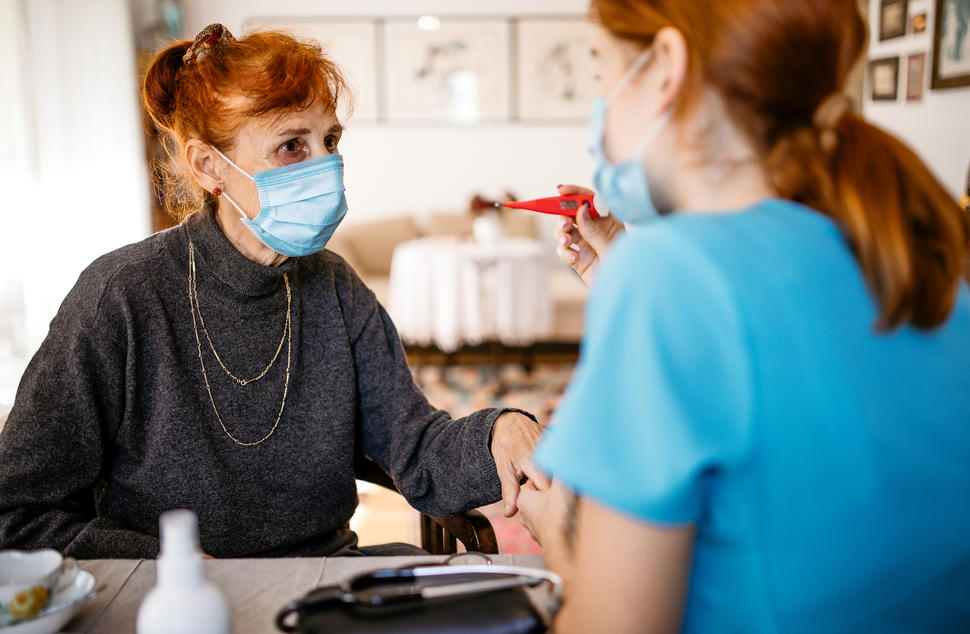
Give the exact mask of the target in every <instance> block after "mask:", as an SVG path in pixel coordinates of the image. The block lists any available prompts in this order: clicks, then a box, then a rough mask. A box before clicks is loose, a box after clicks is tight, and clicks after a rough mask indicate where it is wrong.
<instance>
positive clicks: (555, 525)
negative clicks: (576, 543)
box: [519, 480, 577, 574]
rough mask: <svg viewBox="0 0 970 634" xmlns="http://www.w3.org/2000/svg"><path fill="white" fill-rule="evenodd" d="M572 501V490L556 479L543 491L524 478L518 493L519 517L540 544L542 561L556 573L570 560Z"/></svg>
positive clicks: (566, 568)
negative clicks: (523, 483) (520, 490)
mask: <svg viewBox="0 0 970 634" xmlns="http://www.w3.org/2000/svg"><path fill="white" fill-rule="evenodd" d="M576 503H577V498H576V494H575V493H573V491H571V490H570V489H567V488H566V487H565V486H563V484H562V483H561V482H559V481H558V480H554V481H553V483H552V486H551V487H549V488H548V489H545V490H544V491H540V490H538V489H537V488H536V487H534V486H532V483H531V482H527V483H526V484H525V486H523V487H522V493H521V494H519V520H520V521H521V522H522V525H523V526H525V527H526V529H527V530H528V531H529V534H530V535H532V538H533V539H534V540H536V541H537V542H539V544H541V545H542V555H543V557H545V559H546V563H547V564H548V565H549V566H550V568H552V569H555V570H557V571H559V572H560V574H562V572H563V571H565V570H568V569H569V565H570V562H571V560H572V556H571V553H572V539H573V535H572V532H573V527H572V524H574V523H575V514H576Z"/></svg>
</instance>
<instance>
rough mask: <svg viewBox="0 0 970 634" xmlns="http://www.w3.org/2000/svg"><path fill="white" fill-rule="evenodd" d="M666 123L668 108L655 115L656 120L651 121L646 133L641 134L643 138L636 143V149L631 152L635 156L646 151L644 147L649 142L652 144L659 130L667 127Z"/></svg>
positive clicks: (668, 118) (668, 116) (668, 117)
mask: <svg viewBox="0 0 970 634" xmlns="http://www.w3.org/2000/svg"><path fill="white" fill-rule="evenodd" d="M668 123H670V110H669V109H667V110H665V111H664V112H663V114H661V115H660V116H659V117H657V120H656V121H654V122H653V125H651V126H650V129H649V130H647V132H646V134H644V135H643V139H642V140H641V141H640V143H639V144H638V145H637V149H636V151H635V152H634V153H633V156H635V157H640V156H643V153H644V151H646V149H647V148H648V147H649V146H650V144H652V143H653V142H654V141H655V140H656V138H657V135H658V134H660V131H661V130H663V129H664V128H665V127H667V124H668Z"/></svg>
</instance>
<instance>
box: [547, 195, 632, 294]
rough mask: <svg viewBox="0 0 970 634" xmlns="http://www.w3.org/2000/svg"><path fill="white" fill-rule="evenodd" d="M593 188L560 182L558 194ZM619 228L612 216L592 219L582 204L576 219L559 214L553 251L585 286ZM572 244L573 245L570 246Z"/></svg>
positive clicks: (591, 278) (620, 228) (621, 225)
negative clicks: (575, 273)
mask: <svg viewBox="0 0 970 634" xmlns="http://www.w3.org/2000/svg"><path fill="white" fill-rule="evenodd" d="M592 193H593V190H591V189H587V188H585V187H579V186H578V185H560V186H559V195H560V196H568V195H570V194H592ZM621 231H623V223H622V222H620V221H619V220H617V219H616V218H614V217H613V216H605V217H600V218H595V219H594V218H593V217H592V216H591V215H590V213H589V207H587V206H586V205H583V206H582V207H580V208H579V211H578V213H577V214H576V222H575V223H573V220H572V219H571V218H567V217H565V216H563V217H562V218H561V219H560V221H559V225H558V226H557V227H556V245H557V246H556V254H557V255H558V256H559V258H560V259H562V260H563V261H564V262H566V263H567V264H569V265H570V266H572V267H573V269H575V271H576V272H577V273H579V276H580V277H581V278H583V281H584V282H586V285H587V286H588V285H589V284H590V283H592V281H593V276H594V275H595V271H596V265H597V264H598V263H599V261H600V260H601V259H602V258H603V257H604V256H605V255H606V252H607V251H608V250H609V248H610V243H611V242H613V239H614V238H616V236H617V235H618V234H619V233H620V232H621ZM574 247H575V248H574Z"/></svg>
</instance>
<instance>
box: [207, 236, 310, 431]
mask: <svg viewBox="0 0 970 634" xmlns="http://www.w3.org/2000/svg"><path fill="white" fill-rule="evenodd" d="M283 284H284V285H285V286H286V321H285V322H284V323H283V337H282V339H280V345H279V346H278V347H277V348H276V354H275V355H273V359H272V360H271V361H270V362H269V365H267V366H266V369H265V370H263V371H262V373H261V374H260V375H259V376H257V377H255V378H252V379H239V378H237V377H236V376H235V375H234V374H233V373H232V372H230V371H229V368H227V367H226V366H225V364H224V363H223V362H222V359H221V358H219V354H218V353H217V352H216V349H215V346H214V345H212V339H211V338H210V337H209V333H208V331H206V328H205V320H203V319H202V307H201V306H200V305H199V291H198V287H197V284H196V275H195V246H194V245H193V244H192V242H191V241H189V309H190V311H191V312H192V329H193V330H194V331H195V345H196V349H197V350H198V353H199V365H200V366H202V378H203V380H204V381H205V391H206V392H207V393H208V394H209V402H210V403H212V411H213V412H215V414H216V419H217V420H218V421H219V425H220V426H221V427H222V431H224V432H225V434H226V435H227V436H229V438H230V439H231V440H232V441H233V442H234V443H236V444H237V445H242V446H244V447H253V446H255V445H258V444H259V443H261V442H263V441H264V440H266V439H267V438H269V437H270V436H272V435H273V432H275V431H276V428H277V427H278V426H279V424H280V419H281V418H282V417H283V409H284V408H285V407H286V393H287V390H288V389H289V386H290V360H291V357H292V352H293V330H292V325H291V322H290V306H291V300H292V296H291V292H290V278H289V276H288V275H287V274H286V273H284V274H283ZM196 311H198V313H199V322H201V323H202V332H204V333H205V338H206V339H207V340H208V341H209V347H210V348H211V349H212V354H213V355H214V356H215V358H216V361H218V362H219V365H221V366H222V369H223V370H225V371H226V374H228V375H229V376H230V377H232V378H233V380H235V381H236V383H238V384H239V385H242V386H245V385H247V384H248V383H252V382H254V381H258V380H260V379H261V378H263V377H264V376H266V373H267V372H269V369H270V368H271V367H272V366H273V364H274V363H275V362H276V358H277V357H278V356H279V354H280V350H281V349H282V348H283V340H284V339H285V340H286V380H285V382H284V383H283V402H282V403H280V411H279V413H278V414H277V415H276V422H275V423H273V428H272V429H270V430H269V433H268V434H266V435H265V436H263V437H262V438H260V439H259V440H257V441H255V442H242V441H241V440H239V439H237V438H236V437H235V436H233V435H232V434H231V433H229V430H228V429H226V424H225V423H224V422H222V416H220V415H219V408H218V407H216V402H215V399H213V398H212V388H211V387H209V375H208V374H207V373H206V370H205V361H204V360H203V359H202V340H201V339H200V338H199V327H198V325H197V324H196V319H195V313H196Z"/></svg>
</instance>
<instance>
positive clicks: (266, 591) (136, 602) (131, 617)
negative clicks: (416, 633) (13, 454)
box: [63, 555, 544, 634]
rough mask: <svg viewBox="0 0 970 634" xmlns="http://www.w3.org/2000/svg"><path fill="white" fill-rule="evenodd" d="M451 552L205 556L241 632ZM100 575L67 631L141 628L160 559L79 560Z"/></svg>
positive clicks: (535, 563) (264, 627)
mask: <svg viewBox="0 0 970 634" xmlns="http://www.w3.org/2000/svg"><path fill="white" fill-rule="evenodd" d="M490 559H491V560H492V562H493V563H494V564H497V565H498V564H500V565H510V566H530V567H543V566H544V563H543V560H542V557H540V556H538V555H490ZM444 560H445V557H433V556H429V557H331V558H291V559H213V560H206V561H205V574H206V578H207V579H208V580H209V581H211V582H212V583H214V584H215V585H216V586H217V587H218V588H219V589H220V590H222V593H223V596H224V597H225V598H226V601H227V602H228V603H229V612H230V615H231V618H232V631H233V632H234V633H235V634H249V633H253V634H257V633H258V634H263V633H270V632H277V631H278V630H277V629H276V627H275V626H274V624H273V621H274V619H275V618H276V613H277V612H278V611H279V609H280V608H281V607H283V606H284V605H285V604H286V603H288V602H289V601H292V600H293V599H298V598H300V597H302V596H303V595H304V594H306V593H307V592H308V591H310V590H312V589H313V588H315V587H317V586H321V585H331V584H335V583H339V582H340V581H343V580H344V579H346V578H348V577H352V576H355V575H358V574H362V573H365V572H369V571H371V570H377V569H378V568H398V567H401V566H407V565H418V564H431V563H441V562H443V561H444ZM78 564H79V565H80V567H81V568H82V569H83V570H87V571H88V572H90V573H91V574H92V575H94V578H95V588H96V590H97V596H95V597H94V599H92V600H91V601H89V602H88V603H87V604H85V605H84V607H83V608H82V609H81V610H80V612H78V614H77V616H76V617H74V619H72V620H71V621H70V622H69V623H68V624H67V625H66V626H65V628H64V630H63V631H64V632H105V633H110V634H124V633H126V632H134V631H135V618H136V616H137V614H138V607H139V606H140V605H141V602H142V600H143V599H144V598H145V595H146V594H148V592H149V590H151V589H152V588H153V587H154V586H155V581H156V573H155V560H153V559H152V560H147V559H146V560H138V559H92V560H86V561H79V562H78Z"/></svg>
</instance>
